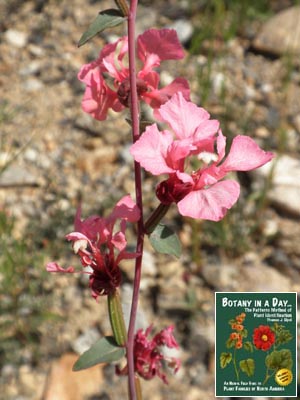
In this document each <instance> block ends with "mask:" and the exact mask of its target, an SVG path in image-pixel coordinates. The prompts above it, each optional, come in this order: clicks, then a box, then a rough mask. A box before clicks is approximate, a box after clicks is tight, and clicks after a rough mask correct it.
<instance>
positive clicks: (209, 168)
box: [130, 93, 273, 221]
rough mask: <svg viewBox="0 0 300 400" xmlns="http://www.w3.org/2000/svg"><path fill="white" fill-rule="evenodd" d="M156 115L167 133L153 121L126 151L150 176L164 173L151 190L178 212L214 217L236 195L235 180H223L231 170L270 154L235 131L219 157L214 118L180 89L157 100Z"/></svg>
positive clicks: (220, 147) (219, 134)
mask: <svg viewBox="0 0 300 400" xmlns="http://www.w3.org/2000/svg"><path fill="white" fill-rule="evenodd" d="M157 116H158V117H159V119H160V120H161V121H162V122H165V123H166V124H167V125H168V126H169V127H170V128H171V129H172V131H173V132H171V131H170V130H163V131H159V130H158V127H157V125H156V124H153V125H151V126H148V127H147V128H146V130H145V132H144V133H143V134H142V136H141V137H140V138H139V139H138V140H137V141H136V142H135V143H134V144H133V145H132V146H131V150H130V151H131V154H132V155H133V157H134V159H135V160H136V161H137V162H139V163H140V164H141V166H142V167H144V168H145V169H146V170H147V171H149V172H151V173H152V174H153V175H164V174H167V175H168V176H169V177H168V179H166V180H164V181H163V182H161V183H160V184H159V185H158V186H157V189H156V194H157V197H158V198H159V200H160V201H161V202H162V203H163V204H171V203H173V202H174V203H176V204H177V207H178V211H179V213H180V214H181V215H184V216H189V217H191V218H196V219H207V220H212V221H219V220H220V219H222V218H223V217H224V216H225V214H226V212H227V210H228V209H229V208H231V207H232V206H233V205H234V204H235V202H236V201H237V199H238V197H239V194H240V186H239V184H238V182H236V181H234V180H231V179H228V180H223V178H224V177H225V176H226V175H227V174H228V173H230V172H233V171H249V170H252V169H255V168H258V167H260V166H262V165H263V164H265V163H267V162H268V161H270V160H271V159H272V158H273V154H272V153H271V152H265V151H263V150H262V149H260V147H259V146H258V145H257V144H256V143H255V141H254V140H253V139H251V138H250V137H248V136H241V135H239V136H236V137H235V138H234V139H233V141H232V144H231V148H230V150H229V152H228V154H227V156H225V145H226V138H225V137H224V136H223V134H222V132H221V130H220V129H219V122H218V121H216V120H211V119H210V115H209V114H208V112H207V111H206V110H204V109H203V108H201V107H197V106H196V105H195V104H193V103H191V102H189V101H186V100H185V99H184V96H183V95H182V93H177V94H175V95H173V96H172V98H171V99H170V100H169V101H168V102H166V103H165V104H163V105H162V106H161V107H160V108H159V109H158V110H157ZM195 166H196V168H195ZM193 168H195V169H193ZM189 169H190V171H189Z"/></svg>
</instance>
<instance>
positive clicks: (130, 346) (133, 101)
mask: <svg viewBox="0 0 300 400" xmlns="http://www.w3.org/2000/svg"><path fill="white" fill-rule="evenodd" d="M137 4H138V0H131V1H130V10H129V15H128V55H129V74H130V75H129V79H130V88H131V90H130V111H131V124H132V139H133V142H135V141H136V140H137V139H138V138H139V134H140V130H139V103H138V95H137V87H136V63H135V19H136V10H137ZM134 176H135V194H136V204H137V206H138V207H139V209H140V210H141V218H140V220H139V221H138V224H137V225H138V226H137V229H138V232H137V245H136V251H137V252H138V253H139V254H140V256H139V257H138V258H137V259H136V263H135V275H134V283H133V294H132V303H131V312H130V321H129V327H128V338H127V346H126V347H127V364H128V384H129V398H130V399H131V400H136V398H137V395H136V387H135V372H134V334H135V321H136V314H137V307H138V297H139V289H140V281H141V270H142V256H143V246H144V221H143V200H142V176H141V167H140V164H138V163H137V162H135V163H134ZM139 398H140V395H139Z"/></svg>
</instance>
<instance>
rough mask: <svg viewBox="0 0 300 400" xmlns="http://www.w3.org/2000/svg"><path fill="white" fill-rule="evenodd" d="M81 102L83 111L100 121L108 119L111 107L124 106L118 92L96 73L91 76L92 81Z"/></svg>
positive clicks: (119, 107)
mask: <svg viewBox="0 0 300 400" xmlns="http://www.w3.org/2000/svg"><path fill="white" fill-rule="evenodd" d="M95 77H96V78H97V79H95ZM81 104H82V109H83V111H85V112H86V113H88V114H91V115H92V117H93V118H95V119H97V120H99V121H103V120H105V119H106V117H107V111H108V109H109V108H112V109H113V110H115V111H120V110H122V109H123V108H124V107H123V106H122V104H121V103H120V102H119V100H118V97H117V94H116V93H115V92H114V91H112V90H111V89H110V88H109V87H108V86H107V85H106V82H105V81H104V79H103V77H102V76H101V75H100V76H98V75H94V74H92V75H91V76H90V82H89V84H88V85H87V86H86V89H85V93H84V96H83V99H82V103H81Z"/></svg>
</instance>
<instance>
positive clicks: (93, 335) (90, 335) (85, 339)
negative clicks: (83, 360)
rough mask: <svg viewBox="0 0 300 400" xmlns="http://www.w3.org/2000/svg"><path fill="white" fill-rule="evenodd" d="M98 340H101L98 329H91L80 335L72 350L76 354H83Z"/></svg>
mask: <svg viewBox="0 0 300 400" xmlns="http://www.w3.org/2000/svg"><path fill="white" fill-rule="evenodd" d="M98 339H100V334H99V331H98V329H96V328H90V329H88V330H86V331H85V332H84V333H83V334H82V335H80V336H79V337H78V338H77V339H76V340H75V342H74V343H72V348H73V350H74V351H76V353H78V354H82V353H83V352H85V351H86V350H88V349H89V348H90V347H91V346H92V345H93V344H94V343H95V342H96V341H97V340H98Z"/></svg>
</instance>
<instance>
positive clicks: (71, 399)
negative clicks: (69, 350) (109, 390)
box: [43, 354, 103, 400]
mask: <svg viewBox="0 0 300 400" xmlns="http://www.w3.org/2000/svg"><path fill="white" fill-rule="evenodd" d="M77 359H78V356H77V355H75V354H65V355H63V356H62V357H61V358H60V359H59V360H56V361H54V362H53V363H52V366H51V371H50V374H49V377H48V379H47V385H46V388H45V392H44V396H43V399H44V400H54V399H59V400H82V399H86V398H92V396H94V395H97V394H99V388H100V387H101V385H103V372H102V366H99V365H97V366H95V367H92V368H89V369H86V370H82V371H77V372H73V371H72V367H73V365H74V363H75V362H76V361H77Z"/></svg>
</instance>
